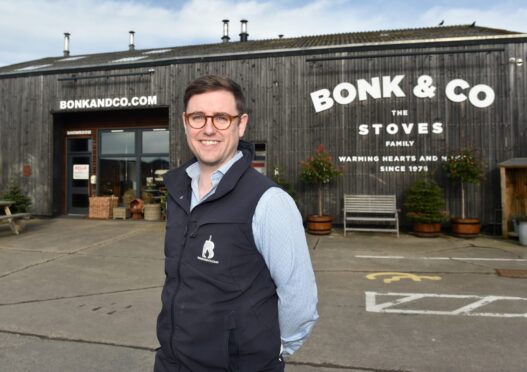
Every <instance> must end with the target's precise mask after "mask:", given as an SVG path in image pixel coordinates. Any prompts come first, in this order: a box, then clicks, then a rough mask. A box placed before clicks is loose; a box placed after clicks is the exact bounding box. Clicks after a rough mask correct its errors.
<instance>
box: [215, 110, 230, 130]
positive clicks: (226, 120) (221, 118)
mask: <svg viewBox="0 0 527 372" xmlns="http://www.w3.org/2000/svg"><path fill="white" fill-rule="evenodd" d="M212 121H213V122H214V125H215V126H216V128H218V129H226V128H228V127H229V125H230V124H231V118H230V116H229V115H227V114H216V115H214V116H213V117H212Z"/></svg>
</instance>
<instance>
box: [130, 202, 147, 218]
mask: <svg viewBox="0 0 527 372" xmlns="http://www.w3.org/2000/svg"><path fill="white" fill-rule="evenodd" d="M144 207H145V203H144V201H143V200H142V199H134V200H132V201H131V202H130V213H132V219H134V220H140V219H142V218H143V210H144Z"/></svg>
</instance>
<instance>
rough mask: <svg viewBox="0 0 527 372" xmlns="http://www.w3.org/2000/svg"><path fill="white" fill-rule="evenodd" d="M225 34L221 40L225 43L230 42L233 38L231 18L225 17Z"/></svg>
mask: <svg viewBox="0 0 527 372" xmlns="http://www.w3.org/2000/svg"><path fill="white" fill-rule="evenodd" d="M222 22H223V36H222V37H221V40H223V42H224V43H228V42H229V40H230V39H231V38H230V37H229V20H228V19H224V20H223V21H222Z"/></svg>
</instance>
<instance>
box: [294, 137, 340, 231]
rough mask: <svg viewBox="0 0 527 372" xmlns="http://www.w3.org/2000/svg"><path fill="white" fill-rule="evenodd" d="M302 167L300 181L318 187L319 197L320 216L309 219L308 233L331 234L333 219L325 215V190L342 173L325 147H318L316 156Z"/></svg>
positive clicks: (308, 159)
mask: <svg viewBox="0 0 527 372" xmlns="http://www.w3.org/2000/svg"><path fill="white" fill-rule="evenodd" d="M301 166H302V170H301V172H300V180H301V181H302V182H305V183H307V184H311V185H314V186H316V188H317V195H318V214H316V215H310V216H308V217H307V232H308V233H311V234H316V235H327V234H330V233H331V225H332V222H333V217H331V216H329V215H326V214H324V208H323V207H324V206H323V190H324V187H326V186H327V185H328V184H329V183H330V182H331V181H333V180H335V179H336V178H337V177H339V176H341V175H342V172H341V171H340V170H339V169H338V168H336V167H335V166H334V165H333V163H332V161H331V156H330V155H329V154H328V153H327V152H326V150H325V149H324V146H323V145H318V147H317V149H316V152H315V155H313V156H310V157H309V158H307V160H305V161H302V162H301Z"/></svg>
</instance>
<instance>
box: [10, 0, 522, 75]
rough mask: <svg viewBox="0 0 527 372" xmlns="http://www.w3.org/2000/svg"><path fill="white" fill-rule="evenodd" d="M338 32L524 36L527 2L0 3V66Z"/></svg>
mask: <svg viewBox="0 0 527 372" xmlns="http://www.w3.org/2000/svg"><path fill="white" fill-rule="evenodd" d="M223 19H229V20H230V32H229V33H230V37H231V41H237V40H239V36H238V34H239V33H240V20H241V19H247V20H248V21H249V22H248V26H247V29H248V33H249V39H250V40H261V39H269V38H276V37H278V35H279V34H283V35H284V37H297V36H309V35H323V34H332V33H343V32H359V31H375V30H391V29H402V28H420V27H434V26H437V25H438V24H439V23H440V22H441V21H443V20H444V25H446V26H448V25H460V24H470V23H472V22H474V21H475V22H476V25H479V26H485V27H492V28H502V29H507V30H512V31H519V32H525V33H527V21H526V20H527V0H505V1H499V0H494V1H490V0H479V1H473V0H435V1H429V0H411V1H400V0H392V1H389V0H384V1H381V0H366V1H364V0H362V1H356V0H304V1H300V0H259V1H255V0H249V1H237V0H142V1H139V0H16V1H13V0H0V35H2V36H1V37H0V66H6V65H11V64H16V63H21V62H27V61H32V60H38V59H41V58H46V57H54V56H61V55H62V52H63V48H64V35H63V34H64V32H69V33H70V34H71V40H70V51H71V55H72V56H75V55H83V54H93V53H105V52H116V51H123V50H127V49H128V40H129V39H128V38H129V34H128V32H129V31H130V30H134V31H135V33H136V34H135V35H136V36H135V44H136V49H150V48H166V47H174V46H182V45H194V44H209V43H217V42H221V36H222V32H223V25H222V20H223Z"/></svg>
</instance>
